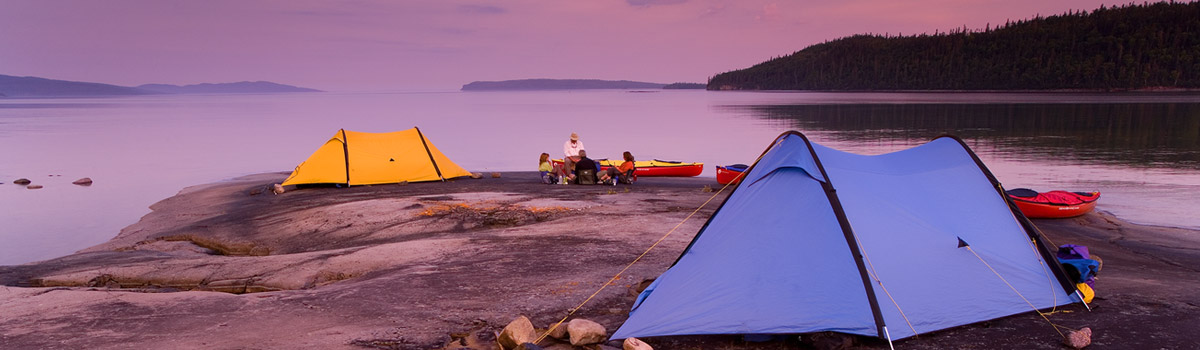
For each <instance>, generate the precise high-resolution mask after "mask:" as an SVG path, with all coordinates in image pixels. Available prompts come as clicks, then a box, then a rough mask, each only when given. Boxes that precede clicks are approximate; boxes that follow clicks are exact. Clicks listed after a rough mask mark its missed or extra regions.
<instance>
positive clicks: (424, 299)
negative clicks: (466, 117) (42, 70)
mask: <svg viewBox="0 0 1200 350" xmlns="http://www.w3.org/2000/svg"><path fill="white" fill-rule="evenodd" d="M286 176H287V174H286V173H273V174H259V175H252V176H247V177H243V178H239V179H235V180H231V181H227V182H221V183H215V184H207V185H201V186H193V187H189V188H186V189H184V190H183V191H181V192H180V193H179V194H177V195H176V196H173V197H171V198H167V199H165V200H163V201H161V202H159V203H156V204H154V205H153V206H152V207H151V209H152V210H153V211H152V212H151V213H150V214H147V215H146V216H145V217H143V218H142V219H141V220H140V221H139V222H138V223H135V224H133V225H131V226H129V227H127V228H125V229H124V230H122V231H121V232H120V233H119V234H118V235H117V236H116V237H115V238H113V239H112V240H110V241H109V242H105V243H103V244H100V245H97V246H95V247H91V248H88V249H85V250H83V251H81V252H79V253H76V254H73V255H69V256H65V257H61V258H57V259H52V260H47V261H42V262H36V263H31V264H25V265H17V266H0V310H4V312H0V344H2V346H0V347H3V348H98V349H125V348H130V347H137V348H178V347H191V348H247V347H253V348H323V349H339V348H344V349H365V348H401V349H408V348H425V349H437V348H460V347H466V348H494V344H495V334H496V333H497V332H498V331H499V330H500V329H501V328H503V327H504V325H506V324H508V323H509V321H511V320H513V319H514V318H516V317H518V316H519V315H526V316H528V317H529V318H530V319H531V320H532V322H533V325H534V326H535V327H545V326H548V325H550V324H552V323H554V322H557V321H558V320H560V319H562V318H563V317H564V316H566V312H567V310H569V309H571V308H573V307H575V306H576V305H577V304H578V303H579V302H580V301H582V300H584V299H586V298H587V297H588V296H589V295H591V293H592V292H594V291H596V290H597V289H598V288H599V287H600V286H601V284H602V283H604V281H607V280H608V279H609V278H610V277H612V275H613V274H615V273H616V272H618V271H620V270H621V268H623V267H624V266H625V264H627V263H628V262H629V261H632V260H633V259H634V258H635V257H636V256H637V255H638V254H640V253H642V251H643V250H644V249H646V248H647V247H649V246H650V245H651V244H652V243H653V242H654V241H656V240H658V239H659V238H660V237H662V236H663V235H664V234H666V233H667V232H668V231H670V230H671V229H672V228H673V227H675V226H676V225H677V224H679V223H680V222H681V221H683V220H684V218H685V217H687V216H688V214H690V213H691V212H692V211H693V210H694V209H696V208H697V207H700V205H701V204H702V203H704V202H705V201H706V200H709V199H710V197H711V196H713V193H712V192H706V191H704V188H705V187H708V188H713V187H714V183H715V182H713V180H712V179H711V178H665V179H664V178H642V179H639V181H638V183H637V184H635V185H632V186H627V185H619V186H615V187H614V186H578V185H572V186H562V185H544V184H541V183H540V181H539V179H538V175H537V173H536V172H517V173H504V174H503V176H501V177H498V178H494V177H484V178H481V179H468V178H463V179H455V180H451V181H447V182H444V183H443V182H432V183H409V184H406V185H404V186H399V185H378V186H357V187H352V188H306V189H293V188H288V189H287V191H285V192H283V193H281V194H278V195H274V194H272V193H271V191H263V190H262V189H264V188H269V185H270V184H273V183H279V182H281V181H282V180H283V179H284V178H286ZM256 190H257V191H256ZM724 196H725V194H724V193H722V194H719V195H718V197H717V198H715V199H714V200H713V201H712V203H710V204H709V206H708V207H706V208H704V209H702V210H700V211H699V213H698V214H697V215H696V216H695V217H694V218H692V219H691V220H688V221H687V222H686V223H684V224H683V225H682V226H680V227H679V229H678V230H676V231H675V232H674V233H673V234H672V235H671V236H669V237H668V238H667V239H666V240H665V241H664V242H663V243H662V244H661V245H660V246H659V247H658V249H656V250H655V251H653V252H651V253H650V254H649V255H647V256H646V257H645V258H643V260H642V262H640V263H639V264H637V265H634V267H633V268H631V269H630V270H629V271H628V272H626V273H625V274H624V275H622V276H621V278H620V279H619V280H618V281H616V282H614V285H610V286H609V287H608V288H607V289H605V290H604V291H603V292H601V293H600V294H599V295H597V296H596V298H595V299H594V300H592V301H591V303H589V304H588V305H587V306H585V307H584V308H583V309H581V310H580V311H579V312H577V313H576V314H575V315H573V316H572V317H573V318H587V319H590V320H593V321H595V322H597V323H599V324H601V325H603V326H604V327H605V328H606V329H608V330H616V329H617V328H618V327H619V326H620V324H621V322H623V321H624V320H625V318H626V312H627V310H628V309H629V307H630V306H631V305H632V303H633V301H634V297H633V296H631V295H630V294H629V289H630V288H632V287H634V286H635V285H636V284H638V283H640V282H642V281H644V280H645V279H647V278H653V277H657V276H658V275H659V274H661V273H662V272H663V271H665V270H666V269H667V267H668V266H670V264H671V263H672V262H673V261H674V260H675V259H676V258H677V257H678V256H679V254H680V252H681V251H682V250H683V248H684V247H686V245H687V244H688V242H689V241H690V240H691V239H692V236H693V235H694V234H695V233H696V231H697V230H698V229H699V228H700V226H701V225H702V224H703V223H704V221H705V220H706V219H707V217H708V216H709V215H710V214H711V213H712V212H713V210H715V208H716V206H717V205H718V204H719V203H721V200H722V199H723V197H724ZM1035 223H1036V224H1037V225H1038V226H1039V227H1040V228H1041V229H1042V230H1043V231H1044V232H1045V233H1046V235H1047V236H1048V237H1049V238H1051V239H1052V240H1054V241H1055V243H1058V244H1066V243H1073V244H1081V245H1086V246H1088V247H1089V248H1090V249H1091V251H1092V252H1093V253H1094V254H1097V255H1099V256H1101V257H1102V258H1103V259H1104V262H1105V264H1104V269H1103V270H1102V271H1101V273H1100V279H1099V280H1098V282H1097V285H1096V288H1097V293H1098V299H1097V301H1096V302H1095V303H1094V305H1093V307H1094V310H1093V311H1090V312H1089V311H1085V310H1084V309H1083V308H1082V307H1081V306H1068V307H1063V308H1059V310H1058V311H1063V312H1056V313H1054V314H1051V315H1049V316H1048V317H1049V318H1050V319H1051V321H1053V322H1054V323H1056V324H1060V325H1062V326H1064V327H1071V328H1072V329H1079V328H1083V327H1090V328H1091V329H1093V330H1095V331H1096V332H1095V333H1094V335H1093V339H1092V344H1091V345H1090V346H1089V347H1088V348H1089V349H1105V348H1197V347H1200V336H1197V335H1195V334H1194V332H1193V330H1194V325H1195V324H1197V323H1200V308H1198V307H1197V305H1200V293H1195V291H1196V290H1200V281H1198V279H1197V278H1196V277H1195V276H1197V275H1198V272H1200V271H1197V266H1200V258H1198V256H1200V254H1198V253H1197V252H1198V251H1200V250H1198V248H1200V243H1198V242H1197V240H1200V232H1196V231H1190V230H1178V229H1169V228H1160V227H1150V226H1140V225H1134V224H1129V223H1126V222H1122V221H1120V220H1117V219H1115V218H1113V217H1111V216H1110V215H1107V214H1104V213H1093V214H1088V215H1086V216H1083V217H1080V218H1075V219H1064V220H1039V221H1035ZM1181 237H1183V238H1181ZM564 326H565V325H564ZM890 326H893V327H898V326H902V325H890ZM995 339H1004V341H1005V344H1006V346H1011V347H1013V348H1025V349H1061V348H1062V346H1063V345H1062V338H1061V337H1060V336H1059V335H1058V333H1057V332H1055V331H1054V329H1053V328H1051V326H1049V325H1048V324H1047V323H1046V322H1045V321H1044V320H1042V319H1041V317H1039V316H1037V315H1035V314H1022V315H1017V316H1013V317H1008V318H1003V319H999V320H993V321H990V322H985V323H981V324H975V325H968V326H964V327H958V328H953V329H949V330H944V331H940V332H935V333H932V334H927V335H922V336H920V337H918V338H913V339H906V340H903V341H901V342H900V343H898V344H897V345H898V346H902V347H903V348H906V349H942V348H991V347H994V346H995V343H994V341H995ZM641 340H642V341H644V342H645V343H647V344H649V345H652V346H653V347H654V348H658V349H673V348H712V347H719V348H722V349H776V348H779V347H780V346H781V343H782V345H783V346H792V345H795V344H792V343H796V342H798V340H797V339H796V338H795V337H790V338H785V339H783V340H779V341H774V342H766V343H751V342H745V341H742V340H741V338H740V337H737V336H687V337H659V338H647V339H641ZM543 345H546V344H543ZM558 345H561V344H549V347H553V346H558ZM489 346H490V347H489ZM855 346H857V347H859V348H865V349H883V348H886V347H887V344H886V343H885V342H881V341H878V340H875V339H869V338H858V339H857V344H856V345H855Z"/></svg>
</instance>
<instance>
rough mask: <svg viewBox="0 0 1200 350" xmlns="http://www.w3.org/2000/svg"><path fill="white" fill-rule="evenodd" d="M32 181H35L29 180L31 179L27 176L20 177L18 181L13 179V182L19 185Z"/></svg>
mask: <svg viewBox="0 0 1200 350" xmlns="http://www.w3.org/2000/svg"><path fill="white" fill-rule="evenodd" d="M32 182H33V181H29V179H26V178H20V179H17V181H13V183H15V184H18V185H28V184H30V183H32Z"/></svg>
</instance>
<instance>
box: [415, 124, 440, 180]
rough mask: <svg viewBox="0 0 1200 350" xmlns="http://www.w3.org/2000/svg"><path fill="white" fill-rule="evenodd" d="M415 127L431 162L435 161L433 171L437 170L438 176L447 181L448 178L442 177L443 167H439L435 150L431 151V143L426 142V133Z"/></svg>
mask: <svg viewBox="0 0 1200 350" xmlns="http://www.w3.org/2000/svg"><path fill="white" fill-rule="evenodd" d="M413 129H416V130H417V136H418V137H420V138H421V146H425V154H427V155H429V162H430V163H433V171H436V172H437V174H438V178H439V179H442V182H445V181H446V178H444V177H442V169H439V168H438V166H437V161H436V160H433V152H430V151H429V144H428V143H426V142H425V134H422V133H421V128H418V127H415V126H414V127H413Z"/></svg>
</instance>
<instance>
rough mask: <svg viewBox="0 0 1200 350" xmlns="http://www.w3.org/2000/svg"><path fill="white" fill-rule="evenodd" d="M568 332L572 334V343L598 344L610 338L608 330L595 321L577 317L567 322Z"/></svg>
mask: <svg viewBox="0 0 1200 350" xmlns="http://www.w3.org/2000/svg"><path fill="white" fill-rule="evenodd" d="M567 333H568V334H570V336H571V345H575V346H579V345H587V344H598V343H602V342H604V339H606V338H608V330H606V329H604V326H602V325H600V324H599V323H596V322H595V321H592V320H588V319H583V318H577V319H574V320H571V322H570V323H567Z"/></svg>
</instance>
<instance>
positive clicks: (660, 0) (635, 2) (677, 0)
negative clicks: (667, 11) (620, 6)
mask: <svg viewBox="0 0 1200 350" xmlns="http://www.w3.org/2000/svg"><path fill="white" fill-rule="evenodd" d="M687 1H688V0H625V2H626V3H628V4H629V5H630V6H641V7H649V6H658V5H675V4H682V3H685V2H687Z"/></svg>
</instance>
